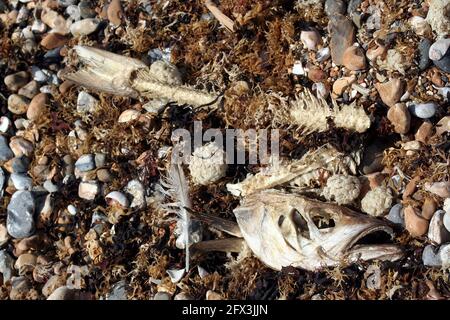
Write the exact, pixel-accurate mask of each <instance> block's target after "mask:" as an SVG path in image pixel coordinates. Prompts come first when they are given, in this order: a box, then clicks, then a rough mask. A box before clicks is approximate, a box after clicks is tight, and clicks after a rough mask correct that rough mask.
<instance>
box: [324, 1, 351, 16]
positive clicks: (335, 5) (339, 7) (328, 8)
mask: <svg viewBox="0 0 450 320" xmlns="http://www.w3.org/2000/svg"><path fill="white" fill-rule="evenodd" d="M324 10H325V13H326V15H327V16H334V15H336V14H345V11H346V10H347V4H346V3H345V2H344V1H343V0H326V1H325V6H324Z"/></svg>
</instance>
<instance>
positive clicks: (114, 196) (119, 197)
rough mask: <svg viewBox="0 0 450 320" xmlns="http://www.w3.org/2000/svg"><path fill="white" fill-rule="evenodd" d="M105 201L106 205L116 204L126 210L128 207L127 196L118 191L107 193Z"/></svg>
mask: <svg viewBox="0 0 450 320" xmlns="http://www.w3.org/2000/svg"><path fill="white" fill-rule="evenodd" d="M105 199H106V202H107V203H108V204H114V203H117V204H119V205H120V206H121V207H124V208H128V207H129V206H130V201H129V200H128V198H127V196H126V195H125V194H123V193H122V192H119V191H112V192H110V193H108V194H107V195H106V197H105Z"/></svg>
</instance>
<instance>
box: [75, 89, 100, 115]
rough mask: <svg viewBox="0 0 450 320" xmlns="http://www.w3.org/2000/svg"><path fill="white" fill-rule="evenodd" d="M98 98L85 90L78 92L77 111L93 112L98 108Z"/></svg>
mask: <svg viewBox="0 0 450 320" xmlns="http://www.w3.org/2000/svg"><path fill="white" fill-rule="evenodd" d="M97 107H98V100H97V99H95V98H94V97H93V96H91V95H90V94H89V93H87V92H85V91H81V92H80V93H79V94H78V99H77V111H78V112H80V113H93V112H95V111H96V110H97Z"/></svg>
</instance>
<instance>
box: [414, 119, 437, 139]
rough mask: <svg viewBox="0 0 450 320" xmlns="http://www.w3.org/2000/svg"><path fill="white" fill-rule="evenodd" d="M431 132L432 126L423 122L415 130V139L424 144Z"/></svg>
mask: <svg viewBox="0 0 450 320" xmlns="http://www.w3.org/2000/svg"><path fill="white" fill-rule="evenodd" d="M432 132H433V124H431V122H426V121H425V122H424V123H422V124H421V125H420V127H419V129H417V132H416V135H415V138H416V140H417V141H420V142H422V143H423V144H426V143H427V141H428V138H430V137H431V134H432Z"/></svg>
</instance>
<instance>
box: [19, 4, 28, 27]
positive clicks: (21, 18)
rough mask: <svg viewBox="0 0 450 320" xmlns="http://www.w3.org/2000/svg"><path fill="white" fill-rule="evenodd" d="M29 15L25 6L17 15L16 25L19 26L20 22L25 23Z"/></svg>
mask: <svg viewBox="0 0 450 320" xmlns="http://www.w3.org/2000/svg"><path fill="white" fill-rule="evenodd" d="M29 15H30V11H29V10H28V9H27V7H25V6H23V7H21V8H20V10H19V13H18V14H17V18H16V23H17V24H21V23H22V22H25V21H27V20H28V17H29Z"/></svg>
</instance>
